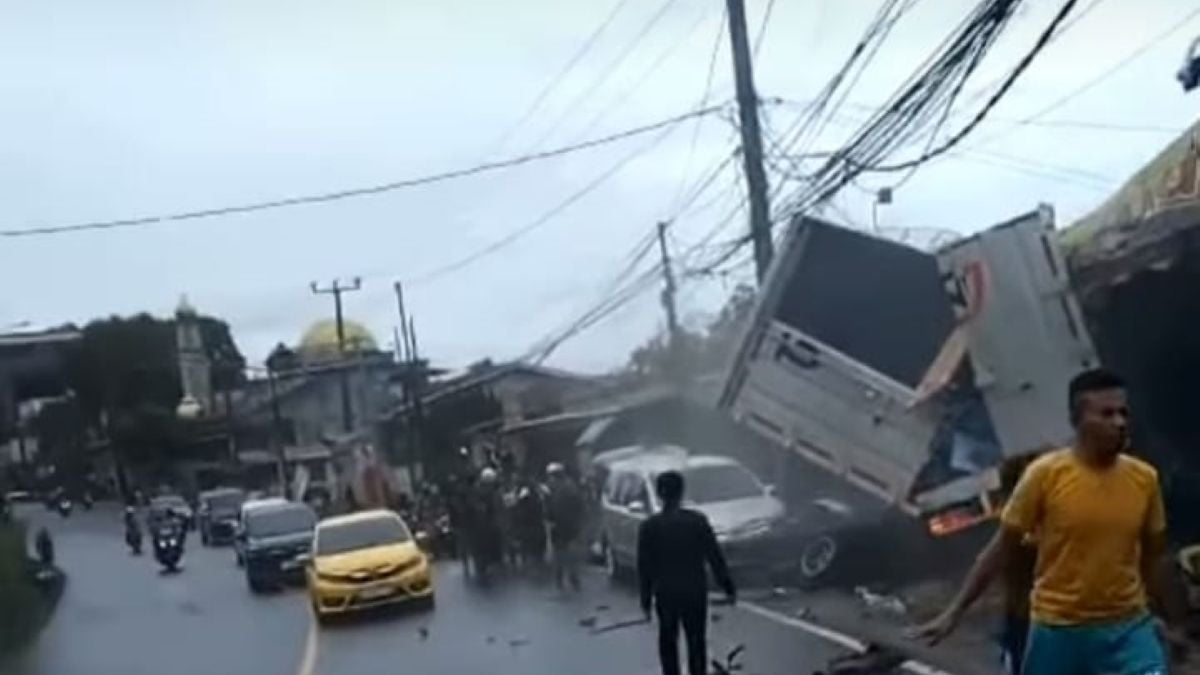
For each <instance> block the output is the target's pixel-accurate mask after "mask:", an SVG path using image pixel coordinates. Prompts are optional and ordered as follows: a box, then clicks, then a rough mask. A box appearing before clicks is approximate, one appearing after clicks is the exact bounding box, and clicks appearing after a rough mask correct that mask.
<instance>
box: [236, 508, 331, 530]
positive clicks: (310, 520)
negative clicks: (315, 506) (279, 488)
mask: <svg viewBox="0 0 1200 675" xmlns="http://www.w3.org/2000/svg"><path fill="white" fill-rule="evenodd" d="M316 524H317V515H316V514H315V513H313V511H312V509H310V508H308V507H307V506H301V505H298V504H297V505H295V506H282V507H278V508H272V509H267V510H264V511H258V512H255V513H251V514H250V515H249V516H247V517H246V533H247V534H249V535H250V536H252V537H276V536H279V535H283V534H296V533H300V532H306V531H311V530H312V529H313V527H314V526H315V525H316Z"/></svg>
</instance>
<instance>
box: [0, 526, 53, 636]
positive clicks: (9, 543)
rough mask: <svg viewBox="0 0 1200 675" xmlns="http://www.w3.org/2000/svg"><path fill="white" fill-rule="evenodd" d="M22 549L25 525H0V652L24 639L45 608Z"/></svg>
mask: <svg viewBox="0 0 1200 675" xmlns="http://www.w3.org/2000/svg"><path fill="white" fill-rule="evenodd" d="M25 551H26V549H25V528H24V527H23V526H22V525H21V524H20V523H6V524H2V525H0V608H3V615H4V619H3V620H2V621H0V654H3V653H5V652H8V651H10V650H12V649H14V648H16V647H18V646H20V645H22V644H24V643H25V642H26V641H28V640H29V639H30V638H31V637H32V636H33V633H34V631H35V630H36V629H37V626H38V625H40V624H41V620H42V614H43V613H44V612H45V606H44V601H43V598H42V595H41V594H40V593H39V592H38V590H37V589H36V588H34V587H33V584H32V583H31V580H30V578H29V574H28V569H27V562H26V560H27V558H26V552H25Z"/></svg>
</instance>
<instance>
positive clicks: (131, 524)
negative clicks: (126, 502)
mask: <svg viewBox="0 0 1200 675" xmlns="http://www.w3.org/2000/svg"><path fill="white" fill-rule="evenodd" d="M124 519H125V543H126V544H128V545H129V547H130V548H131V549H133V550H134V552H138V551H140V550H141V548H142V525H141V523H139V522H138V517H137V509H135V508H133V507H132V506H126V507H125V514H124Z"/></svg>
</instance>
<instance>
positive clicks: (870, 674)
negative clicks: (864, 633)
mask: <svg viewBox="0 0 1200 675" xmlns="http://www.w3.org/2000/svg"><path fill="white" fill-rule="evenodd" d="M907 660H908V657H907V656H905V655H904V654H901V653H900V652H897V651H895V650H893V649H888V648H885V647H881V646H880V645H877V644H868V645H867V648H866V650H865V651H863V652H862V653H859V654H844V655H842V656H835V657H834V658H832V659H830V660H829V663H827V664H826V665H825V670H821V671H817V672H815V673H813V675H890V673H895V672H896V671H897V670H898V669H899V668H900V666H901V664H903V663H904V662H905V661H907Z"/></svg>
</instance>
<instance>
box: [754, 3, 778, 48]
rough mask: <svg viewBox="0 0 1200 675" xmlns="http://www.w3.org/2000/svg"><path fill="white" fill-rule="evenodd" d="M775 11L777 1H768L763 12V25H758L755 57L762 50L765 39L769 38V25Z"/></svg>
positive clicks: (755, 39) (755, 38)
mask: <svg viewBox="0 0 1200 675" xmlns="http://www.w3.org/2000/svg"><path fill="white" fill-rule="evenodd" d="M774 11H775V0H767V8H766V9H765V10H763V18H762V23H760V24H759V25H758V35H755V36H754V49H753V51H754V56H756V57H757V56H758V52H759V50H761V49H762V45H763V39H764V38H766V37H767V25H768V24H770V23H771V14H772V13H773V12H774Z"/></svg>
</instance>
